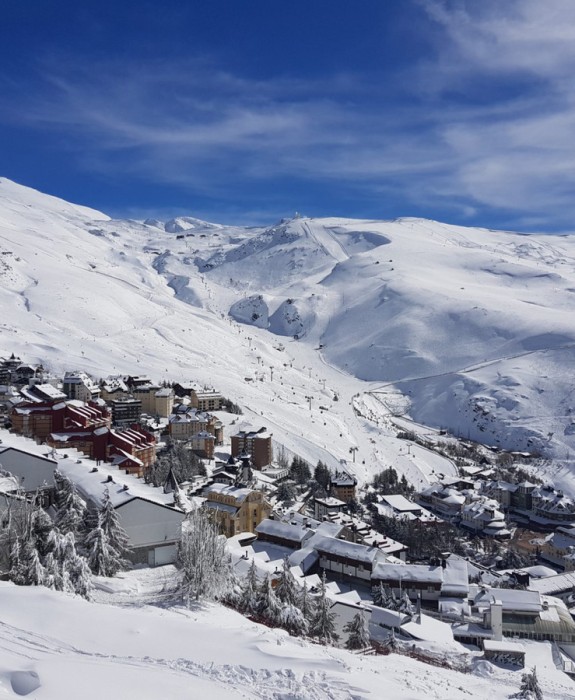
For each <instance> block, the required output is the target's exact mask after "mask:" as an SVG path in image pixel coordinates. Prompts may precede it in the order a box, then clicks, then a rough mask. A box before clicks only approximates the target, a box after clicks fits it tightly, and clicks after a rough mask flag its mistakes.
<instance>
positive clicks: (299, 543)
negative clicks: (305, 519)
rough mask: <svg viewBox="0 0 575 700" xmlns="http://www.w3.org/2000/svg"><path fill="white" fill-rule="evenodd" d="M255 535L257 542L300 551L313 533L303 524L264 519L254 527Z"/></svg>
mask: <svg viewBox="0 0 575 700" xmlns="http://www.w3.org/2000/svg"><path fill="white" fill-rule="evenodd" d="M255 533H256V535H257V536H258V540H262V541H263V542H270V543H272V544H276V545H279V546H280V547H288V548H289V549H301V548H302V547H303V546H304V543H305V542H306V540H308V539H309V538H310V537H312V536H313V534H314V531H313V529H312V528H311V527H307V526H306V525H304V524H292V523H290V522H283V521H281V520H275V519H274V520H272V519H271V518H266V519H265V520H262V521H261V523H260V524H259V525H258V526H257V527H256V529H255Z"/></svg>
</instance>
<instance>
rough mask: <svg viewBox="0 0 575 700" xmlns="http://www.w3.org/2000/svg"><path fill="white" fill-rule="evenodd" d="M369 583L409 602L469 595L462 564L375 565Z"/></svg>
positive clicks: (459, 562)
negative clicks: (406, 598)
mask: <svg viewBox="0 0 575 700" xmlns="http://www.w3.org/2000/svg"><path fill="white" fill-rule="evenodd" d="M371 582H372V584H373V585H379V584H380V583H381V584H383V585H384V586H386V587H387V588H390V589H391V590H393V592H394V593H395V594H396V596H398V597H401V596H402V595H403V594H404V593H407V595H408V596H409V597H410V598H411V599H412V600H416V599H417V597H418V596H420V597H421V599H422V600H426V601H439V599H440V598H455V599H460V600H463V599H465V598H467V595H468V593H469V583H468V574H467V565H466V562H465V561H457V560H454V561H451V560H443V561H442V562H441V564H439V565H433V564H431V565H428V564H390V563H386V562H384V563H378V564H377V565H376V566H375V567H374V570H373V573H372V576H371Z"/></svg>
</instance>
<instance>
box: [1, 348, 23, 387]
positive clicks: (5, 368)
mask: <svg viewBox="0 0 575 700" xmlns="http://www.w3.org/2000/svg"><path fill="white" fill-rule="evenodd" d="M21 364H22V360H21V359H20V358H19V357H17V356H16V355H14V353H12V354H11V355H10V357H2V358H0V384H10V383H11V382H12V372H13V371H15V370H16V368H17V367H18V366H19V365H21Z"/></svg>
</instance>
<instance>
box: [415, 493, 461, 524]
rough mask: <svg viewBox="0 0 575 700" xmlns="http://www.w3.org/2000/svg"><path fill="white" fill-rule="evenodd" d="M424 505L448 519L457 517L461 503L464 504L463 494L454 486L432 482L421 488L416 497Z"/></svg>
mask: <svg viewBox="0 0 575 700" xmlns="http://www.w3.org/2000/svg"><path fill="white" fill-rule="evenodd" d="M418 500H420V501H421V502H422V503H424V504H425V505H429V507H430V508H432V509H433V510H435V511H436V512H438V513H439V514H440V515H441V516H442V517H444V518H447V519H448V520H453V519H455V518H459V516H460V514H461V510H462V509H463V505H464V504H465V500H466V499H465V494H463V493H461V492H460V491H458V490H457V489H456V488H453V487H449V486H443V485H441V484H434V485H432V486H429V487H428V488H426V489H425V490H423V491H422V492H421V493H420V494H419V497H418Z"/></svg>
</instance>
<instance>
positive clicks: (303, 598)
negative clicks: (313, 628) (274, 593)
mask: <svg viewBox="0 0 575 700" xmlns="http://www.w3.org/2000/svg"><path fill="white" fill-rule="evenodd" d="M297 603H298V608H299V609H300V610H301V613H302V615H303V617H304V620H305V621H306V623H307V626H308V627H309V625H310V622H311V620H312V618H313V616H314V613H315V600H314V599H313V598H312V597H311V595H310V594H309V591H308V588H307V582H306V581H304V582H303V587H302V589H301V592H300V595H299V598H298V601H297Z"/></svg>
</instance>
